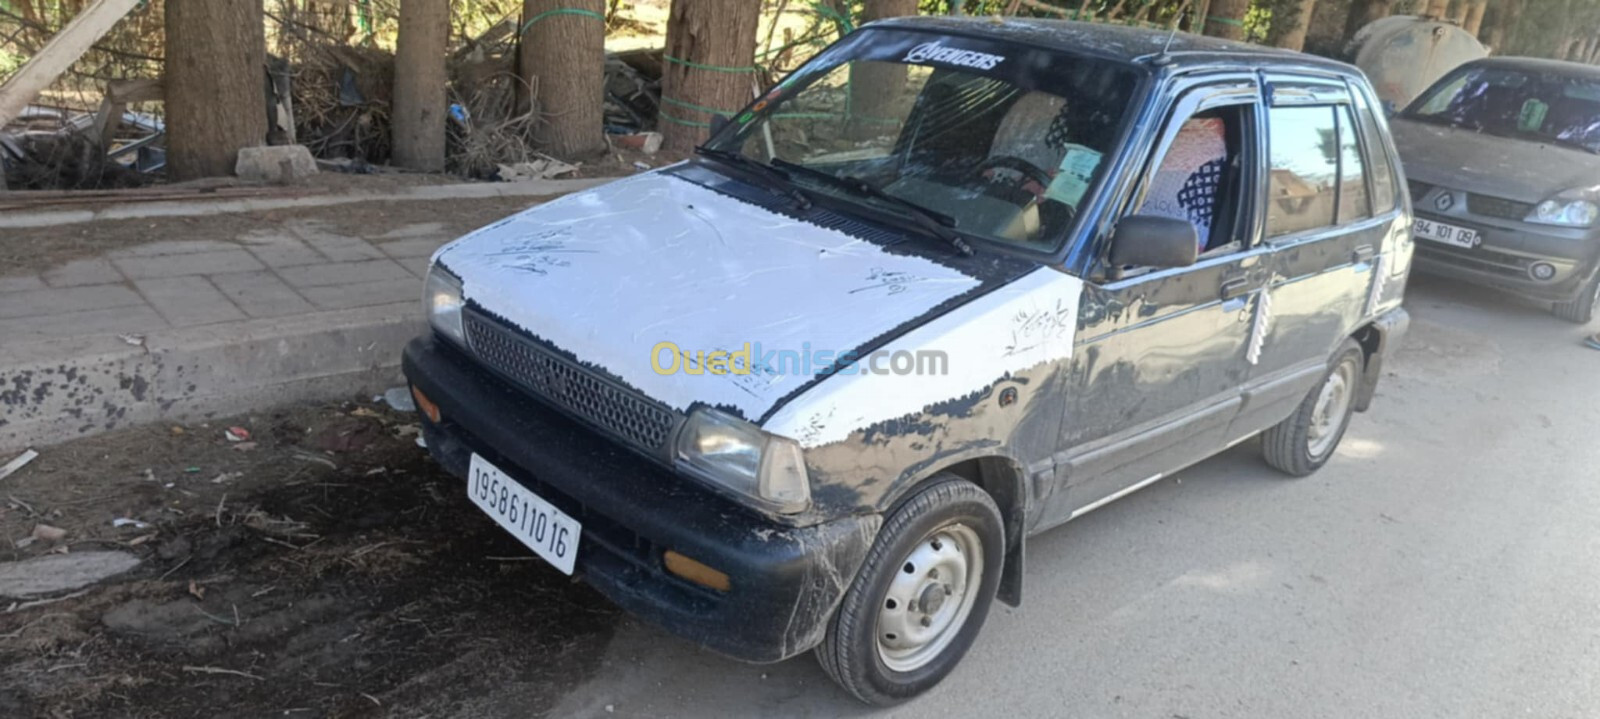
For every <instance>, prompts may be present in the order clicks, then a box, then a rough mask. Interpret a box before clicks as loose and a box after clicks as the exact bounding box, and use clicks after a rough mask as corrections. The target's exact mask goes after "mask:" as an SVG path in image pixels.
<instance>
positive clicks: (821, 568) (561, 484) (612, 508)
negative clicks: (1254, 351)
mask: <svg viewBox="0 0 1600 719" xmlns="http://www.w3.org/2000/svg"><path fill="white" fill-rule="evenodd" d="M403 366H404V371H405V374H406V377H407V378H408V379H409V380H410V381H411V383H412V385H414V386H415V387H417V388H418V389H420V390H421V391H422V392H423V393H424V394H426V395H427V397H428V398H429V399H431V400H432V401H433V402H434V403H435V404H437V405H438V406H439V410H440V422H439V423H437V424H435V423H432V422H429V421H428V419H427V418H426V417H423V418H422V424H423V435H424V437H425V438H426V440H427V444H428V452H429V453H430V454H432V455H433V457H434V459H435V460H437V461H438V462H439V464H440V465H442V466H443V467H444V468H445V469H446V470H448V471H449V472H450V473H451V474H454V475H456V476H458V477H463V478H464V477H466V474H467V467H468V463H469V462H470V460H471V456H472V454H473V453H477V454H479V455H481V456H483V457H484V458H486V459H488V460H489V461H490V462H493V463H494V464H495V466H497V467H499V468H500V469H501V470H503V471H505V472H507V473H509V474H511V475H512V477H513V479H515V480H516V481H518V482H520V483H522V484H523V485H524V486H526V487H527V488H528V489H529V490H531V491H533V492H534V493H536V494H538V495H539V496H540V497H542V498H544V499H545V500H546V501H549V502H550V503H551V504H554V505H556V506H557V507H558V508H560V509H561V510H562V511H563V512H566V513H567V514H569V515H571V516H572V517H574V518H576V519H578V520H579V521H580V522H582V523H583V538H582V540H581V542H580V544H579V547H578V557H577V569H576V573H577V574H578V575H579V576H581V577H582V578H583V579H584V580H585V581H587V582H588V583H589V584H591V585H593V586H594V587H595V588H596V589H599V590H600V592H601V593H603V594H605V595H606V596H607V597H609V598H610V599H611V600H612V601H614V602H616V603H617V604H618V605H619V606H621V607H622V608H624V609H626V610H628V611H629V612H632V613H634V614H636V615H638V616H640V617H641V618H643V619H645V620H646V621H650V622H653V623H655V624H659V625H660V626H662V627H663V628H665V629H667V630H668V631H671V632H673V633H675V634H678V635H680V636H682V637H684V638H685V639H688V640H689V641H692V642H695V643H696V644H700V645H702V646H705V647H707V648H709V649H712V650H713V651H717V652H720V653H722V654H726V655H728V656H731V657H733V658H736V659H742V660H745V661H751V662H773V661H779V660H782V659H787V658H789V657H792V656H794V655H796V654H799V653H801V652H804V651H806V650H808V649H810V648H812V647H813V646H816V644H817V643H819V642H820V641H821V640H822V635H823V632H824V630H825V628H826V625H827V620H828V618H829V617H830V616H831V615H832V613H833V609H834V607H836V606H837V605H838V603H839V600H840V599H841V598H842V597H843V595H844V591H845V589H846V588H847V587H848V586H849V584H850V582H851V581H852V580H853V579H854V577H855V574H856V571H857V570H858V569H859V568H860V566H861V563H862V561H863V560H864V558H865V557H866V552H867V549H868V548H869V547H870V546H871V543H872V540H873V538H874V537H875V536H876V534H877V529H878V525H879V522H880V519H879V517H877V516H876V515H865V516H855V517H847V518H844V519H839V520H834V521H831V522H825V523H822V524H817V525H815V526H810V527H790V526H785V525H782V524H778V523H776V522H773V521H771V520H768V519H766V518H764V517H762V516H761V515H759V514H757V513H756V512H754V511H753V510H750V509H747V508H745V507H743V506H740V505H738V504H735V503H734V502H733V501H732V500H729V499H726V498H724V497H722V496H721V495H718V494H716V493H714V492H712V491H711V490H709V489H707V488H705V487H703V486H701V485H699V484H698V483H697V482H695V481H694V480H691V479H688V478H685V477H681V476H679V475H677V474H676V473H674V472H672V471H671V470H669V469H667V468H665V467H663V466H661V465H659V464H657V463H655V462H652V461H650V460H647V459H645V458H643V457H641V456H639V455H636V454H634V453H633V452H631V451H629V450H627V449H625V448H623V447H620V446H618V445H617V444H616V443H615V442H613V441H611V440H609V439H606V438H603V437H601V436H600V435H598V434H596V433H595V432H593V431H591V430H589V429H588V428H587V427H584V426H581V425H579V424H578V423H576V422H575V421H573V420H571V419H569V418H567V417H566V416H565V415H562V414H560V413H558V412H556V411H554V410H552V409H550V408H549V407H548V406H546V405H544V404H542V403H540V402H538V401H536V400H534V399H532V398H531V397H529V396H528V395H526V394H524V393H523V392H521V391H520V390H518V389H516V388H515V387H513V386H511V385H510V384H508V383H506V382H504V381H502V380H501V379H500V378H498V377H496V376H494V375H491V374H490V373H489V372H488V371H487V370H486V369H483V368H482V367H481V366H480V365H478V364H477V363H476V362H474V361H473V360H472V359H470V358H469V357H467V356H466V354H465V353H463V352H461V351H460V350H458V349H456V348H455V347H454V346H451V345H449V344H447V343H445V342H443V341H441V340H438V339H437V338H435V337H433V336H432V335H431V334H430V335H427V336H423V337H419V338H417V339H415V340H412V342H411V343H410V344H409V345H407V346H406V349H405V356H404V358H403ZM463 494H464V488H463ZM462 501H465V497H464V496H463V498H462ZM484 521H490V520H488V519H487V518H485V519H484ZM668 549H671V550H674V551H676V552H679V553H681V554H683V555H686V556H688V557H691V558H693V559H695V560H697V561H699V562H701V563H704V564H706V565H708V566H710V567H712V568H714V569H716V570H718V571H721V572H724V573H726V574H727V575H728V577H729V579H730V585H731V588H730V589H729V591H727V592H725V593H724V592H717V591H715V590H711V589H707V588H704V587H701V586H699V585H696V584H692V583H690V582H688V581H685V580H683V579H680V578H678V577H677V576H675V575H673V574H670V573H668V572H667V571H666V569H665V567H664V566H663V564H662V553H663V552H664V551H666V550H668Z"/></svg>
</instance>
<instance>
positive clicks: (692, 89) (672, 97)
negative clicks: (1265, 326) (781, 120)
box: [661, 0, 761, 152]
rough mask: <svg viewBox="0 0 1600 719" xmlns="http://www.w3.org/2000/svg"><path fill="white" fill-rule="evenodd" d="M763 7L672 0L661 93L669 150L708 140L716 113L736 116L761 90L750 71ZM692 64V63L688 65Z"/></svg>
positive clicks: (734, 1)
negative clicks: (707, 136)
mask: <svg viewBox="0 0 1600 719" xmlns="http://www.w3.org/2000/svg"><path fill="white" fill-rule="evenodd" d="M760 15H761V3H759V2H752V1H751V0H673V3H672V9H671V11H670V12H669V14H668V16H667V56H668V58H673V59H669V60H667V65H666V73H665V77H664V78H663V79H662V91H661V103H662V108H661V119H662V121H663V122H662V125H661V134H662V135H664V136H665V145H664V146H665V147H667V148H668V149H671V150H675V151H678V152H687V151H689V150H692V149H694V147H695V145H698V144H700V143H701V142H704V141H705V139H706V135H707V128H708V127H709V125H710V122H711V117H712V113H711V112H708V110H714V111H716V112H717V113H727V114H730V115H731V114H732V113H735V112H738V110H739V108H742V107H744V106H745V105H747V104H749V103H750V100H751V99H752V98H753V97H754V92H755V90H757V89H758V88H757V86H756V79H755V71H754V68H753V67H752V65H753V63H754V62H755V53H756V25H757V23H758V22H759V20H760ZM687 63H693V65H690V64H687Z"/></svg>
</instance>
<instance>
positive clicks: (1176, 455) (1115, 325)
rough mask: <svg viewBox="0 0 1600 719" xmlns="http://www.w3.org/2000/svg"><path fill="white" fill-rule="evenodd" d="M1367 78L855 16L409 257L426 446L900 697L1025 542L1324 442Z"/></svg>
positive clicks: (687, 598)
mask: <svg viewBox="0 0 1600 719" xmlns="http://www.w3.org/2000/svg"><path fill="white" fill-rule="evenodd" d="M869 77H870V78H874V81H873V84H872V85H871V87H872V88H873V90H872V93H870V94H868V93H865V92H860V91H858V88H853V87H852V83H855V82H863V81H864V80H863V78H869ZM1375 107H1376V103H1375V100H1374V96H1373V93H1372V90H1371V88H1370V87H1369V86H1368V84H1367V82H1366V80H1365V79H1364V78H1363V76H1362V75H1361V73H1360V72H1359V71H1357V70H1356V69H1354V68H1352V67H1350V66H1348V65H1344V64H1341V63H1336V62H1332V61H1327V60H1322V59H1318V58H1313V57H1309V56H1305V55H1299V54H1293V53H1282V52H1277V51H1271V50H1265V49H1262V48H1257V47H1250V46H1244V45H1235V44H1230V43H1224V42H1220V41H1217V40H1214V39H1209V38H1200V37H1193V36H1178V37H1176V38H1169V37H1168V36H1167V35H1165V34H1162V33H1155V32H1150V31H1146V30H1139V29H1133V28H1126V27H1117V26H1108V25H1083V24H1073V23H1060V22H1042V21H1022V20H1006V21H1004V22H991V21H988V20H982V21H959V20H951V19H934V18H920V19H902V20H894V21H888V22H881V23H874V24H872V25H869V26H866V27H864V28H862V29H860V30H857V31H856V32H854V33H851V34H850V35H849V36H847V37H845V38H844V39H842V40H841V41H839V42H838V43H836V44H835V45H833V46H832V47H830V48H829V49H827V50H826V51H824V52H822V53H821V54H819V55H818V56H817V57H816V58H815V59H813V60H812V61H810V62H809V63H807V64H806V65H805V66H804V67H802V68H801V69H799V70H798V71H797V72H795V73H794V74H793V75H791V76H790V77H788V78H787V79H785V80H784V81H783V82H782V83H780V84H779V85H778V86H777V87H775V88H773V89H772V90H771V91H770V93H769V94H767V95H765V96H763V97H761V98H759V99H758V100H757V101H756V102H754V103H752V104H751V105H750V106H749V107H747V108H745V109H744V110H742V111H740V112H738V113H736V114H735V115H733V116H732V117H730V118H728V119H727V120H726V121H724V122H718V123H716V124H717V128H716V129H715V131H714V132H713V133H712V136H711V139H710V140H709V141H708V142H707V143H706V144H705V145H704V146H703V147H702V148H701V150H700V152H699V154H698V157H697V158H696V159H694V160H691V161H689V162H685V163H682V164H678V165H674V166H671V167H667V168H663V169H660V170H657V171H653V172H649V173H645V174H642V175H638V176H634V177H631V178H628V179H624V180H619V181H616V182H613V183H610V184H607V185H604V186H602V187H598V188H596V189H593V190H589V191H586V192H580V193H577V194H573V195H569V196H567V197H564V198H562V199H559V200H556V201H553V202H550V203H548V204H545V205H542V206H539V207H535V208H533V209H530V210H528V211H526V212H523V213H521V214H518V215H515V216H512V217H508V218H506V219H504V220H502V221H500V222H498V223H495V224H493V225H491V226H489V227H485V228H483V229H482V230H479V231H477V232H475V233H473V234H471V235H469V236H467V237H464V238H462V239H461V240H459V241H457V242H455V243H452V244H450V245H448V246H446V247H444V248H443V249H441V250H440V251H439V253H438V254H437V255H436V256H435V257H434V264H433V267H432V270H431V272H430V274H429V277H428V280H427V295H426V307H427V311H428V314H429V318H430V321H431V330H430V331H429V332H428V333H427V334H426V335H424V336H422V337H419V338H417V339H416V340H415V341H414V342H412V343H411V344H410V345H409V346H408V347H407V349H406V352H405V358H404V363H405V365H404V366H405V372H406V375H407V376H408V377H409V379H410V382H411V386H412V389H413V392H414V394H415V396H416V398H417V400H418V405H419V407H420V409H421V412H422V414H423V415H424V422H423V426H424V433H425V435H426V439H427V445H428V449H429V451H430V452H431V453H432V454H433V456H434V457H435V458H436V459H437V460H438V462H439V463H440V464H441V465H442V466H444V467H445V468H446V469H448V470H449V471H451V472H453V473H455V474H457V475H459V476H461V477H463V490H464V492H465V493H466V495H467V497H468V498H469V499H470V501H472V502H474V503H475V504H477V506H479V507H481V508H482V509H483V510H484V511H485V512H486V513H488V515H489V516H490V517H492V518H493V520H494V521H496V522H498V523H499V524H500V525H501V526H503V527H504V528H505V529H507V530H508V531H510V532H511V533H513V534H514V535H515V536H516V537H518V538H519V539H521V540H522V541H523V542H524V543H526V544H527V545H528V546H529V547H530V548H531V549H532V550H533V551H534V552H536V553H538V554H539V555H540V556H542V557H544V558H545V559H547V560H549V561H550V563H551V564H553V565H554V566H555V567H556V568H557V569H559V570H560V571H562V572H565V573H568V574H575V575H578V576H581V577H583V578H584V579H585V580H587V581H588V582H589V583H591V584H592V585H594V586H595V587H597V588H599V589H600V590H601V591H602V592H603V593H605V594H606V595H607V596H609V597H610V598H611V599H612V600H614V601H615V602H616V603H617V604H619V605H621V606H622V607H624V608H626V609H628V610H630V611H632V612H634V613H636V614H638V615H640V616H642V617H644V618H646V619H648V620H650V621H653V622H656V623H658V624H660V625H661V626H663V627H666V628H667V629H669V630H670V631H672V632H675V633H677V634H679V635H681V636H682V637H684V638H685V639H687V640H689V641H692V642H695V643H698V644H700V645H703V646H706V647H709V648H711V649H714V650H716V651H719V652H722V653H724V654H727V655H730V656H733V657H736V658H740V659H744V660H749V661H755V662H771V661H777V660H781V659H786V658H789V657H792V656H795V655H798V654H801V653H803V652H807V651H811V650H815V651H816V653H817V656H818V658H819V659H820V660H821V663H822V666H823V667H824V669H825V670H826V671H827V673H828V674H829V675H830V676H832V677H834V678H835V679H837V680H838V681H839V683H840V684H841V685H843V686H844V687H845V688H846V689H847V690H848V691H849V692H850V693H851V694H853V695H854V696H856V697H858V698H860V699H862V700H864V701H867V702H872V703H878V704H888V703H893V702H897V701H902V700H905V699H907V698H910V697H913V696H915V695H917V694H918V693H920V692H922V691H924V690H926V689H928V688H929V687H931V686H933V685H935V684H936V683H938V682H939V681H940V680H941V679H942V678H943V677H944V676H945V675H946V674H947V673H949V672H950V671H951V670H952V669H953V668H954V667H955V666H956V663H957V662H958V661H959V660H960V658H961V657H962V655H963V654H964V653H965V652H966V651H967V648H968V647H969V646H970V645H971V644H972V642H973V640H974V638H975V637H976V636H977V635H978V632H979V629H980V628H981V626H982V625H983V622H984V618H985V617H986V616H987V614H988V612H989V609H990V605H991V603H992V601H993V600H994V599H996V598H999V599H1000V600H1001V601H1004V602H1008V603H1012V604H1015V603H1017V602H1019V601H1020V600H1021V598H1022V585H1023V578H1024V571H1023V558H1024V556H1025V552H1024V547H1025V545H1026V542H1027V537H1028V536H1030V535H1032V534H1035V533H1037V532H1041V531H1044V530H1046V529H1049V528H1051V527H1055V526H1057V525H1060V524H1063V523H1065V522H1067V521H1069V520H1071V519H1073V518H1075V517H1079V516H1082V515H1083V514H1084V513H1085V512H1089V511H1091V510H1094V509H1096V508H1098V507H1101V506H1103V505H1105V504H1107V503H1109V502H1111V501H1113V500H1115V499H1117V498H1119V497H1123V496H1125V495H1127V494H1129V493H1130V492H1133V491H1135V490H1137V489H1139V488H1141V487H1144V486H1147V485H1149V484H1151V483H1153V482H1155V481H1157V480H1159V479H1161V478H1162V477H1164V476H1168V475H1171V474H1172V473H1173V472H1176V471H1178V470H1180V469H1182V468H1184V467H1186V466H1188V465H1190V464H1193V463H1195V462H1198V461H1200V460H1202V459H1205V458H1206V457H1209V456H1211V455H1213V454H1216V453H1217V452H1220V451H1222V450H1223V449H1224V448H1226V447H1229V446H1232V445H1235V444H1238V443H1242V442H1246V441H1252V440H1253V439H1254V438H1256V437H1258V436H1259V437H1260V440H1259V442H1260V444H1261V446H1262V449H1263V451H1264V453H1265V456H1266V460H1267V461H1268V463H1270V464H1272V465H1273V466H1275V467H1277V468H1279V469H1281V470H1283V471H1284V472H1286V473H1288V474H1291V475H1297V476H1298V475H1305V474H1309V473H1311V472H1313V471H1315V470H1317V469H1318V468H1319V467H1321V466H1322V465H1323V464H1324V463H1325V462H1327V461H1328V460H1329V458H1330V457H1332V456H1333V454H1334V451H1335V448H1336V447H1337V446H1338V445H1339V442H1340V439H1341V437H1342V436H1343V435H1344V432H1345V429H1346V428H1347V426H1348V424H1349V422H1350V419H1351V415H1352V412H1355V411H1359V410H1364V409H1366V408H1367V407H1368V405H1369V404H1370V403H1371V402H1372V400H1373V394H1374V391H1375V388H1376V386H1377V382H1378V380H1379V377H1380V376H1381V374H1382V373H1381V367H1382V365H1383V362H1384V358H1385V357H1386V356H1387V355H1388V354H1389V352H1390V351H1391V350H1392V348H1393V347H1394V345H1395V343H1396V342H1397V340H1398V339H1399V337H1400V335H1401V334H1403V332H1404V330H1405V329H1406V326H1407V324H1408V320H1407V315H1406V313H1405V311H1404V310H1403V309H1402V308H1401V306H1400V305H1401V299H1402V293H1403V290H1404V287H1405V284H1406V277H1407V271H1408V269H1409V267H1410V254H1411V237H1410V231H1411V227H1412V220H1411V216H1410V211H1409V208H1408V206H1407V199H1406V196H1405V192H1404V188H1403V181H1402V179H1401V177H1400V175H1399V173H1398V171H1397V161H1396V156H1395V153H1394V149H1393V147H1392V145H1391V143H1390V140H1389V136H1388V132H1387V130H1386V129H1385V122H1384V119H1383V118H1382V117H1381V116H1380V114H1378V113H1375V112H1374V108H1375Z"/></svg>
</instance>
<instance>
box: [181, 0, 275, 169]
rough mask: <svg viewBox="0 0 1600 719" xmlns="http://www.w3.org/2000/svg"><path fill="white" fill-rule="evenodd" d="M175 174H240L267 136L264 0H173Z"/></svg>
mask: <svg viewBox="0 0 1600 719" xmlns="http://www.w3.org/2000/svg"><path fill="white" fill-rule="evenodd" d="M165 18H166V33H167V38H166V114H167V118H166V121H167V174H168V175H170V176H171V177H172V179H174V180H191V179H194V178H197V177H216V176H220V175H231V174H233V167H234V163H235V162H236V160H237V159H238V155H239V150H240V148H244V147H255V146H258V145H261V144H262V143H263V142H265V140H266V135H267V111H266V67H265V59H266V43H267V41H266V35H265V32H264V31H263V26H262V21H261V0H167V3H166V16H165Z"/></svg>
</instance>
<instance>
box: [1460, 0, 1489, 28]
mask: <svg viewBox="0 0 1600 719" xmlns="http://www.w3.org/2000/svg"><path fill="white" fill-rule="evenodd" d="M1488 9H1489V0H1470V1H1469V2H1468V3H1467V14H1466V16H1465V17H1463V18H1462V20H1461V29H1463V30H1466V31H1467V32H1468V33H1470V34H1471V35H1472V36H1473V37H1477V36H1478V33H1479V32H1480V31H1482V30H1483V13H1484V11H1486V10H1488Z"/></svg>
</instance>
